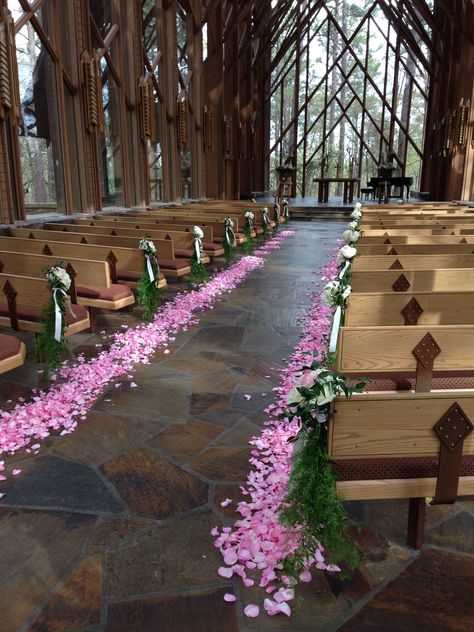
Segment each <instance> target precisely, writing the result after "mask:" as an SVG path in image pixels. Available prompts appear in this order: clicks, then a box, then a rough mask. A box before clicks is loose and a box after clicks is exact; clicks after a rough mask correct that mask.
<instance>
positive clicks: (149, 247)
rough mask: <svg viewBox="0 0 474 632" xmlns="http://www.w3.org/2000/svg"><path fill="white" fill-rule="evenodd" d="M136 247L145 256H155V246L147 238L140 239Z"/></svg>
mask: <svg viewBox="0 0 474 632" xmlns="http://www.w3.org/2000/svg"><path fill="white" fill-rule="evenodd" d="M138 247H139V248H140V250H143V251H144V252H145V253H147V254H152V255H156V246H155V244H154V243H153V242H152V241H151V239H148V238H147V237H142V239H140V241H139V242H138Z"/></svg>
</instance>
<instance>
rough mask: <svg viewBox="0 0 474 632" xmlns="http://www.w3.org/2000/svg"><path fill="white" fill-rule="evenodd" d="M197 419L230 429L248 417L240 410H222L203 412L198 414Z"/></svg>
mask: <svg viewBox="0 0 474 632" xmlns="http://www.w3.org/2000/svg"><path fill="white" fill-rule="evenodd" d="M197 417H198V418H199V419H204V420H205V421H209V422H210V423H212V424H216V425H218V426H222V427H223V428H232V427H233V426H235V425H236V424H239V423H240V422H242V421H245V420H246V419H248V418H249V415H248V413H244V412H243V411H242V410H232V408H226V409H224V410H212V409H211V410H204V411H203V412H201V413H199V414H198V415H197Z"/></svg>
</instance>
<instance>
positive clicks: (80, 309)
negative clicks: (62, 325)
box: [0, 273, 90, 336]
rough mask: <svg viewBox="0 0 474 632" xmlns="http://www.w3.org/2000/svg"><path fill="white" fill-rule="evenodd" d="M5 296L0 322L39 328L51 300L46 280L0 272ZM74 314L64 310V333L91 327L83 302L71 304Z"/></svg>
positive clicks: (19, 327)
mask: <svg viewBox="0 0 474 632" xmlns="http://www.w3.org/2000/svg"><path fill="white" fill-rule="evenodd" d="M0 285H1V287H2V290H3V296H4V298H3V299H1V302H0V325H3V326H4V327H11V328H12V329H14V330H15V331H20V330H21V331H35V332H39V331H40V330H41V325H40V320H41V316H42V312H43V310H44V309H45V307H46V306H47V305H48V304H49V301H50V299H51V289H50V287H49V284H48V281H47V280H46V279H35V278H33V277H27V276H20V275H13V274H4V273H0ZM72 309H73V312H74V314H75V315H74V316H73V315H72V314H71V313H70V312H69V310H66V322H67V327H66V331H65V335H66V336H71V335H72V334H75V333H78V332H79V331H84V330H85V329H90V320H89V312H88V311H87V309H86V308H85V307H84V306H83V305H77V304H73V305H72Z"/></svg>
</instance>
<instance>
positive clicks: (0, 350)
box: [0, 334, 26, 373]
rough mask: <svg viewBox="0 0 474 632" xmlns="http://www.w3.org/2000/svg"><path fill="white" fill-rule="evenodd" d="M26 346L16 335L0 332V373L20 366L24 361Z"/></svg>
mask: <svg viewBox="0 0 474 632" xmlns="http://www.w3.org/2000/svg"><path fill="white" fill-rule="evenodd" d="M25 356H26V347H25V345H24V343H23V342H21V340H18V338H17V337H16V336H9V335H8V334H0V373H6V372H7V371H11V370H12V369H16V368H17V367H19V366H21V365H22V364H23V362H24V361H25Z"/></svg>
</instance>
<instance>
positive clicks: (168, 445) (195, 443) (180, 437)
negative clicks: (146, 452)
mask: <svg viewBox="0 0 474 632" xmlns="http://www.w3.org/2000/svg"><path fill="white" fill-rule="evenodd" d="M223 430H224V429H223V428H219V427H218V426H216V425H215V424H210V423H207V422H205V421H201V420H199V419H191V421H189V422H188V423H187V424H184V425H179V426H169V427H168V428H166V430H164V431H163V432H162V433H161V434H160V435H158V436H157V437H155V438H154V439H152V440H151V441H149V442H148V445H149V446H151V447H152V448H158V450H160V452H164V453H165V454H167V455H168V456H170V457H172V458H173V459H176V460H178V461H180V460H182V459H189V458H190V457H191V456H193V455H194V454H197V453H198V452H201V450H203V449H204V448H205V447H206V446H207V445H208V444H209V443H210V442H211V441H212V440H213V439H215V438H216V437H217V436H219V435H220V434H221V433H222V432H223Z"/></svg>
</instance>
